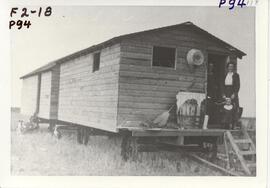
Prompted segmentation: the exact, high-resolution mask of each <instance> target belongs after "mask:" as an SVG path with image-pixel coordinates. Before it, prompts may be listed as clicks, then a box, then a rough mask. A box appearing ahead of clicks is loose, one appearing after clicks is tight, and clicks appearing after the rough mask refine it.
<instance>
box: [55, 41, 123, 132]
mask: <svg viewBox="0 0 270 188" xmlns="http://www.w3.org/2000/svg"><path fill="white" fill-rule="evenodd" d="M119 60H120V45H119V44H117V45H113V46H111V47H107V48H105V49H102V50H101V57H100V69H99V70H98V71H96V72H92V69H93V54H88V55H84V56H81V57H79V58H76V59H73V60H69V61H67V62H65V63H62V64H61V65H60V86H59V108H58V119H59V120H62V121H68V122H72V123H75V124H81V125H85V126H89V127H95V128H99V129H104V130H108V131H116V119H117V103H118V102H117V101H118V74H119Z"/></svg>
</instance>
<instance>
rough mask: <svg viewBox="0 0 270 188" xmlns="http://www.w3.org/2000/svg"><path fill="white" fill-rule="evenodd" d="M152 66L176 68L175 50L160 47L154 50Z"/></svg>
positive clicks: (155, 47)
mask: <svg viewBox="0 0 270 188" xmlns="http://www.w3.org/2000/svg"><path fill="white" fill-rule="evenodd" d="M152 60H153V62H152V65H153V66H159V67H173V68H174V67H175V48H167V47H158V46H154V48H153V57H152Z"/></svg>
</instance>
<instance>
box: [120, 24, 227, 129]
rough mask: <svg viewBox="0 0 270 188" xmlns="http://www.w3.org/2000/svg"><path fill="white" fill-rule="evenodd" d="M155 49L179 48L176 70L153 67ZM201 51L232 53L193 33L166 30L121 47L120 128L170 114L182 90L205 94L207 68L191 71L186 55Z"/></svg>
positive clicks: (126, 41)
mask: <svg viewBox="0 0 270 188" xmlns="http://www.w3.org/2000/svg"><path fill="white" fill-rule="evenodd" d="M153 46H163V47H174V48H176V68H175V69H174V68H166V67H152V49H153ZM192 48H196V49H200V50H202V52H203V53H204V56H205V58H206V62H207V52H208V51H215V52H217V53H229V52H228V51H227V50H226V49H224V48H221V47H220V46H219V45H217V44H216V43H214V42H211V41H209V40H208V39H207V38H205V37H204V36H202V35H200V34H197V33H196V32H194V31H192V30H185V29H184V30H177V29H175V30H167V31H159V32H156V33H150V34H144V35H138V36H135V37H133V38H132V39H126V40H124V41H122V43H121V62H120V73H119V76H120V78H119V105H118V106H119V107H118V126H121V124H122V123H124V122H125V121H132V120H133V121H136V120H140V121H144V120H152V119H154V118H155V117H156V116H157V115H159V114H161V113H162V112H164V111H166V110H168V109H169V108H170V106H171V105H173V104H174V103H175V101H176V97H175V96H176V94H177V93H178V91H179V90H187V88H189V87H190V86H191V84H192V83H193V82H194V85H193V87H192V88H191V89H190V91H196V92H201V93H204V92H205V83H206V64H204V65H201V66H199V67H198V68H196V69H194V71H193V72H192V71H190V67H189V66H188V65H187V61H186V54H187V52H188V51H189V50H190V49H192Z"/></svg>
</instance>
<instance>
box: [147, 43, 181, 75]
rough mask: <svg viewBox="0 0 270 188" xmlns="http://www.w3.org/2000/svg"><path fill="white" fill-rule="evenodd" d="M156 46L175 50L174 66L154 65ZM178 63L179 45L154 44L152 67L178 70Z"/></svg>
mask: <svg viewBox="0 0 270 188" xmlns="http://www.w3.org/2000/svg"><path fill="white" fill-rule="evenodd" d="M154 47H162V48H173V49H174V50H175V54H174V56H175V57H174V66H173V67H164V66H156V65H153V63H154ZM176 64H177V47H176V46H165V45H162V46H161V45H153V46H152V56H151V68H165V69H174V70H176Z"/></svg>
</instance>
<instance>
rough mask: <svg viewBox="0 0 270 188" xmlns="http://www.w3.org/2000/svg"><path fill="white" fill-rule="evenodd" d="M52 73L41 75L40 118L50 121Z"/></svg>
mask: <svg viewBox="0 0 270 188" xmlns="http://www.w3.org/2000/svg"><path fill="white" fill-rule="evenodd" d="M51 80H52V72H51V71H48V72H44V73H41V86H40V103H39V113H38V116H39V117H41V118H45V119H50V108H51V105H50V104H51Z"/></svg>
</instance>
